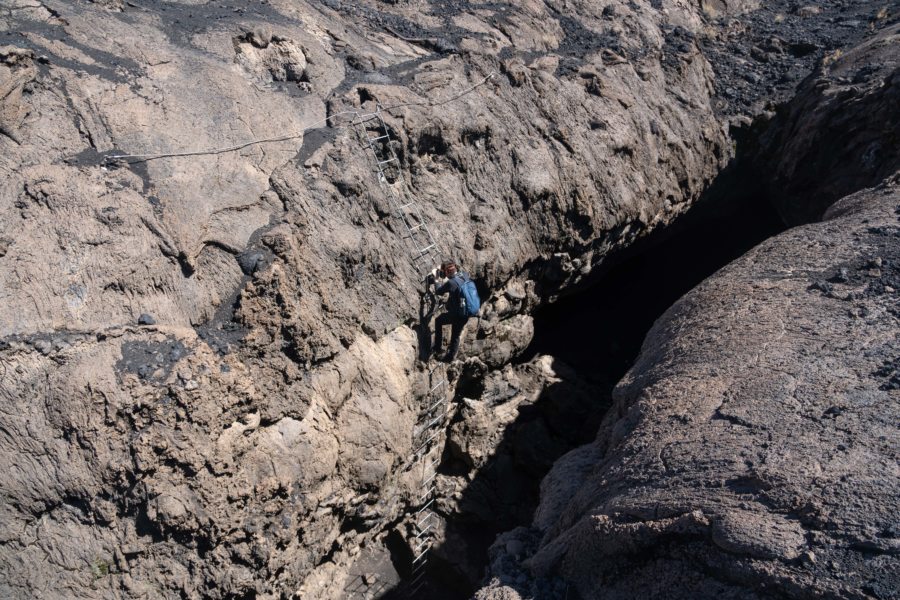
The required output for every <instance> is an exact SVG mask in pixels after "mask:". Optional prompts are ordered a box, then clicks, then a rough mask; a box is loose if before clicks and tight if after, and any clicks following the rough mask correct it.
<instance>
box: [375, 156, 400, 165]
mask: <svg viewBox="0 0 900 600" xmlns="http://www.w3.org/2000/svg"><path fill="white" fill-rule="evenodd" d="M396 160H397V157H396V156H393V157H391V158H389V159H387V160H379V161H378V164H379V165H386V164H388V163H389V162H395V161H396Z"/></svg>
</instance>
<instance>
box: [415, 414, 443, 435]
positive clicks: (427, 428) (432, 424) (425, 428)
mask: <svg viewBox="0 0 900 600" xmlns="http://www.w3.org/2000/svg"><path fill="white" fill-rule="evenodd" d="M443 418H444V415H438V416H436V417H435V418H433V419H432V420H431V421H429V422H428V424H427V425H423V426H422V429H421V430H420V431H419V433H417V434H416V435H415V437H419V436H420V435H422V434H423V433H425V432H426V431H428V430H429V429H431V428H432V426H434V425H436V424H437V423H439V422H440V421H441V419H443Z"/></svg>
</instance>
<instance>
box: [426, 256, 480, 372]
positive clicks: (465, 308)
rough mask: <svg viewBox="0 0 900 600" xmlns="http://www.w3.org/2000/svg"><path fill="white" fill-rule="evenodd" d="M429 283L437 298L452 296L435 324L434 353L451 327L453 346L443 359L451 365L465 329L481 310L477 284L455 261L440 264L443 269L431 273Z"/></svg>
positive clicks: (437, 351)
mask: <svg viewBox="0 0 900 600" xmlns="http://www.w3.org/2000/svg"><path fill="white" fill-rule="evenodd" d="M429 279H430V283H431V284H432V285H434V294H435V295H436V296H440V295H443V294H449V298H448V299H447V312H445V313H444V314H442V315H440V316H439V317H437V318H436V319H435V320H434V348H433V353H434V354H437V353H439V352H440V351H441V346H442V345H443V340H444V327H446V326H447V325H449V326H450V346H449V348H447V354H446V355H445V356H444V358H443V360H444V362H452V361H453V360H454V359H455V358H456V352H457V351H458V350H459V340H460V337H461V336H462V332H463V328H464V327H465V326H466V322H467V321H468V320H469V318H470V317H474V316H476V315H477V314H478V311H479V310H480V309H481V300H480V299H479V297H478V290H477V288H476V287H475V282H473V281H472V279H471V278H470V277H469V274H468V273H466V272H465V271H460V270H459V268H458V267H457V265H456V263H455V262H453V261H452V260H445V261H444V262H443V263H441V266H440V269H434V270H433V271H432V272H431V277H430V278H429Z"/></svg>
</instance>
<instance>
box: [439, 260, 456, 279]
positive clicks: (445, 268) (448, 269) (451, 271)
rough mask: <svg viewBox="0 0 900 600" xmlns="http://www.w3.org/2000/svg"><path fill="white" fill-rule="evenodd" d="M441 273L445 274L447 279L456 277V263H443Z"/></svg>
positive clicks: (446, 261)
mask: <svg viewBox="0 0 900 600" xmlns="http://www.w3.org/2000/svg"><path fill="white" fill-rule="evenodd" d="M441 271H442V272H443V273H444V275H445V276H446V277H453V276H454V275H456V271H457V269H456V263H455V262H453V261H452V260H445V261H444V262H442V263H441Z"/></svg>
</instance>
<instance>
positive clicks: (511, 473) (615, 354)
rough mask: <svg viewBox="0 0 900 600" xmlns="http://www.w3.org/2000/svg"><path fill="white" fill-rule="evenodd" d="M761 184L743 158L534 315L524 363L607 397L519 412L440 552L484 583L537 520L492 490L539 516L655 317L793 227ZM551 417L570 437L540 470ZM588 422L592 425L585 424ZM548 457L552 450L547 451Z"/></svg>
mask: <svg viewBox="0 0 900 600" xmlns="http://www.w3.org/2000/svg"><path fill="white" fill-rule="evenodd" d="M763 181H764V178H763V177H760V176H759V174H758V173H757V172H756V171H755V170H754V169H753V168H752V166H751V165H750V164H749V162H748V161H745V162H743V163H742V162H739V161H736V162H735V163H733V164H732V165H731V166H730V167H728V168H727V169H725V170H723V171H722V173H721V174H720V175H719V176H718V177H717V178H716V180H715V181H714V182H713V183H712V185H711V186H710V187H709V188H708V189H707V190H706V192H705V193H704V194H703V196H702V198H701V199H700V200H699V201H698V202H697V203H696V204H695V205H694V206H693V207H692V208H691V209H690V210H689V211H687V212H686V213H685V214H684V215H682V216H681V217H679V218H678V219H676V220H675V221H674V222H673V223H672V224H671V225H669V226H667V227H665V228H664V229H661V230H659V231H656V232H653V233H651V234H650V235H648V236H646V237H645V238H643V239H641V240H640V241H638V242H636V243H634V244H632V245H631V246H630V247H629V248H627V249H625V250H622V251H620V252H618V253H617V254H614V255H611V256H609V257H607V258H606V259H605V260H604V263H603V264H602V265H601V266H600V267H599V268H597V269H595V272H594V273H592V274H591V276H589V277H588V278H587V280H586V281H584V282H583V283H582V284H580V285H579V286H578V287H577V289H575V290H574V291H572V292H570V293H568V294H566V295H564V296H563V297H561V298H560V299H558V300H557V301H556V302H554V303H552V304H549V305H547V306H544V307H542V308H540V309H539V310H537V311H536V312H535V313H534V315H533V316H534V326H535V334H534V338H533V340H532V342H531V344H530V346H529V347H528V348H527V350H526V351H525V352H524V353H523V354H522V355H521V356H520V357H519V359H518V362H520V363H524V362H527V361H529V360H531V359H532V358H534V357H535V356H538V355H549V356H552V357H554V359H555V365H554V368H556V364H559V365H560V368H565V366H568V367H570V368H571V369H572V370H574V372H575V373H576V375H577V377H578V378H579V379H580V380H583V381H586V382H588V383H590V384H592V385H593V386H596V388H597V389H599V390H600V392H599V394H598V396H599V397H597V398H591V399H590V400H588V401H587V403H588V404H589V406H583V405H581V404H583V403H579V402H571V401H570V402H566V401H562V402H561V401H560V400H561V398H563V397H564V396H565V395H566V394H567V391H566V390H562V392H561V391H560V390H553V389H547V390H544V392H543V393H542V394H541V397H540V398H539V399H538V400H537V402H536V403H535V404H533V405H531V406H529V407H527V410H521V411H520V413H519V415H518V417H517V419H516V420H515V421H514V422H513V423H511V424H510V425H509V426H507V428H506V429H505V430H504V433H503V439H502V441H501V442H500V443H499V445H498V446H497V453H496V455H495V456H494V457H493V458H492V459H491V460H490V461H489V462H488V464H486V465H484V466H483V467H482V468H481V469H480V470H479V472H478V473H477V474H476V475H475V477H474V478H473V480H472V481H470V482H469V483H467V485H466V488H465V491H464V492H463V496H464V497H463V500H462V501H461V502H460V506H466V505H468V506H470V507H472V508H471V510H467V511H466V512H464V513H463V514H460V515H451V516H450V520H449V523H448V540H450V542H449V543H448V544H446V545H445V547H444V548H441V549H438V551H437V555H443V556H453V555H457V556H458V555H460V554H465V555H467V556H468V557H469V558H468V561H467V562H468V564H469V567H472V566H474V565H475V564H476V563H477V565H478V568H480V569H481V570H482V576H483V569H484V567H485V566H486V564H487V561H488V548H489V547H490V545H491V544H492V543H493V541H494V539H495V537H496V536H497V535H499V534H500V533H503V532H504V531H508V530H510V529H512V528H513V527H516V526H518V525H527V524H528V523H529V521H530V517H529V518H524V513H523V512H522V511H517V512H518V514H516V515H511V514H508V511H505V509H504V508H503V507H502V506H501V505H498V504H497V503H496V501H494V500H491V499H489V497H490V496H492V495H493V493H494V492H496V494H497V496H502V492H501V491H497V490H498V489H499V488H502V487H503V486H504V485H509V484H510V482H513V483H514V484H515V485H516V487H517V490H518V495H519V498H518V499H517V501H518V502H520V503H523V502H524V503H525V504H526V505H527V506H528V507H529V511H528V514H529V515H530V514H532V513H533V510H534V508H536V506H537V503H538V500H539V486H540V482H541V480H542V479H543V477H544V475H545V474H546V472H547V471H548V470H549V468H550V466H551V465H552V463H553V462H554V461H555V460H556V459H557V458H558V457H559V456H561V455H562V454H563V453H565V452H567V451H568V450H571V449H573V448H575V447H577V446H579V445H582V444H585V443H588V442H590V441H591V440H592V439H593V437H594V435H595V433H596V426H597V425H599V422H600V420H601V419H602V417H603V415H604V414H605V412H606V411H607V410H608V408H609V405H610V403H611V393H612V389H613V387H614V386H615V384H616V383H617V382H618V381H619V380H620V379H621V378H622V376H623V375H624V374H625V373H626V372H627V370H628V369H629V368H630V367H631V365H632V364H633V363H634V361H635V359H636V358H637V356H638V353H639V352H640V349H641V344H642V343H643V340H644V337H645V336H646V334H647V332H648V331H649V329H650V328H651V327H652V325H653V323H654V322H655V321H656V319H657V318H658V317H660V316H661V315H662V314H663V313H664V312H665V311H666V310H667V309H668V308H669V307H670V306H672V304H674V303H675V302H676V301H677V300H678V299H679V298H680V297H681V296H682V295H683V294H685V293H686V292H688V291H689V290H691V289H692V288H693V287H695V286H696V285H697V284H699V283H700V282H701V281H703V279H705V278H706V277H708V276H710V275H712V274H713V273H715V272H716V271H718V270H719V269H721V268H722V267H724V266H725V265H727V264H728V263H729V262H731V261H732V260H734V259H736V258H738V257H739V256H741V255H742V254H744V253H745V252H746V251H748V250H749V249H751V248H752V247H753V246H755V245H757V244H759V243H760V242H762V241H763V240H765V239H767V238H769V237H771V236H773V235H776V234H778V233H780V232H781V231H784V230H785V228H786V227H785V225H784V223H783V221H782V220H781V218H780V217H779V215H778V213H777V212H776V210H775V208H774V207H773V205H772V204H771V203H770V202H769V201H768V200H767V198H766V196H765V192H764V188H763V185H762V184H763ZM561 363H564V364H565V366H563V365H562V364H561ZM551 387H552V386H551ZM551 415H552V416H551ZM551 418H552V419H554V420H555V421H556V423H559V420H560V418H562V419H563V422H565V419H568V420H569V423H570V425H569V426H570V428H571V430H572V432H571V434H569V435H567V436H557V438H555V439H556V440H557V441H559V442H560V443H558V444H556V445H555V446H554V447H553V448H552V449H550V450H552V453H553V454H554V455H553V456H543V457H542V460H541V461H540V463H541V464H535V461H534V452H532V451H529V448H532V447H533V446H536V445H538V446H539V445H541V443H542V442H541V440H542V439H543V438H541V437H540V436H539V437H538V438H535V437H534V435H535V432H536V431H538V432H539V431H541V430H542V429H546V427H544V424H545V423H547V422H548V419H551ZM586 423H589V424H590V425H591V426H592V428H585V427H583V426H582V425H584V424H586ZM587 429H590V431H587ZM546 451H548V448H547V447H546V446H545V447H544V448H541V452H546ZM446 458H447V457H446V456H445V462H444V463H443V464H442V472H444V473H447V474H451V472H452V466H453V465H452V461H447V460H446ZM486 490H490V492H489V493H486ZM523 497H524V500H523ZM486 515H491V516H490V517H488V516H486ZM430 571H431V575H432V578H433V579H432V583H433V587H435V588H438V589H440V590H441V592H442V594H444V595H443V596H442V597H446V598H468V597H471V595H472V594H473V593H474V591H475V590H476V589H477V587H478V586H479V585H480V584H481V583H482V582H481V581H478V580H473V579H472V577H471V573H472V570H471V568H469V569H468V571H469V576H468V577H467V576H466V575H465V574H464V573H462V572H460V571H459V569H458V568H456V566H455V565H452V564H447V563H446V561H444V560H435V561H434V564H433V565H432V569H430Z"/></svg>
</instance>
